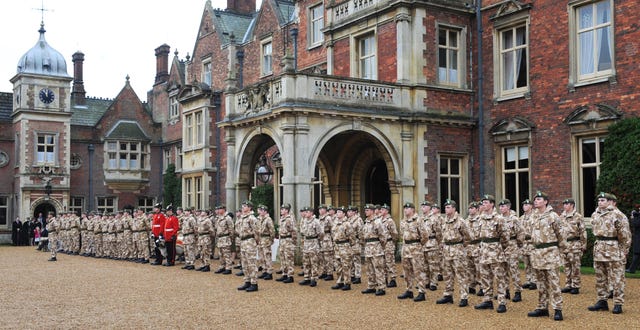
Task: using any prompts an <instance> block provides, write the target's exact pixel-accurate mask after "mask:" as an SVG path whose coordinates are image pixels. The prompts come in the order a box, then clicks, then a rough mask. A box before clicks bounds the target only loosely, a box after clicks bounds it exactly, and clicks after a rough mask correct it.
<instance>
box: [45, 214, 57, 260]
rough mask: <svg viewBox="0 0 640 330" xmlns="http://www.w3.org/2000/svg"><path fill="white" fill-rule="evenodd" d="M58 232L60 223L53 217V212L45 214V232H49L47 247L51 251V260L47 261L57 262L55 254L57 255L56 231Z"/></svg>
mask: <svg viewBox="0 0 640 330" xmlns="http://www.w3.org/2000/svg"><path fill="white" fill-rule="evenodd" d="M59 230H60V222H59V221H58V220H57V219H56V218H55V217H54V216H53V212H49V213H48V214H47V232H49V246H50V248H49V249H50V250H51V258H49V261H58V259H57V258H56V254H57V253H58V231H59Z"/></svg>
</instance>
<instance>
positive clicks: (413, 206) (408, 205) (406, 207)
mask: <svg viewBox="0 0 640 330" xmlns="http://www.w3.org/2000/svg"><path fill="white" fill-rule="evenodd" d="M402 207H403V208H405V209H408V208H411V209H415V208H416V206H415V205H413V203H411V202H406V203H404V205H403V206H402Z"/></svg>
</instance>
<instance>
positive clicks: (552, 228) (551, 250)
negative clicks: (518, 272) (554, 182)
mask: <svg viewBox="0 0 640 330" xmlns="http://www.w3.org/2000/svg"><path fill="white" fill-rule="evenodd" d="M531 243H532V244H533V247H534V249H533V251H531V264H532V266H533V268H534V269H535V271H536V277H537V284H538V307H537V308H536V309H538V310H547V309H548V300H549V299H551V307H552V308H553V309H554V310H557V311H561V310H562V295H561V294H560V277H559V276H558V267H560V264H561V260H560V250H559V248H564V247H565V244H566V241H564V237H563V236H562V223H561V222H560V217H558V215H557V214H556V213H555V212H554V211H553V208H552V207H551V206H547V207H546V208H545V209H544V211H542V212H541V211H539V209H536V210H534V212H533V214H532V215H531Z"/></svg>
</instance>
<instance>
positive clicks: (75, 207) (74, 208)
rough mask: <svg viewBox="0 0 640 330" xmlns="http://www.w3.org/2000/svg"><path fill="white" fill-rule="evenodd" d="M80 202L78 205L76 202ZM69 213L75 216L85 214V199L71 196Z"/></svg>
mask: <svg viewBox="0 0 640 330" xmlns="http://www.w3.org/2000/svg"><path fill="white" fill-rule="evenodd" d="M78 201H79V202H80V204H77V203H76V202H78ZM69 212H73V213H75V214H77V213H78V212H79V213H83V212H84V197H82V196H71V197H70V198H69Z"/></svg>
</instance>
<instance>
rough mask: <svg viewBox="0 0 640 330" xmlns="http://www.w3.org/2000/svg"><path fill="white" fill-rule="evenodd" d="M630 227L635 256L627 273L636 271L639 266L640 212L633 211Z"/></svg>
mask: <svg viewBox="0 0 640 330" xmlns="http://www.w3.org/2000/svg"><path fill="white" fill-rule="evenodd" d="M629 227H631V233H632V236H631V240H632V242H633V245H632V246H633V247H632V248H631V249H632V252H633V258H632V259H631V264H630V265H629V268H627V273H635V272H636V268H638V263H640V212H638V211H635V210H634V211H633V212H631V221H629Z"/></svg>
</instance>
